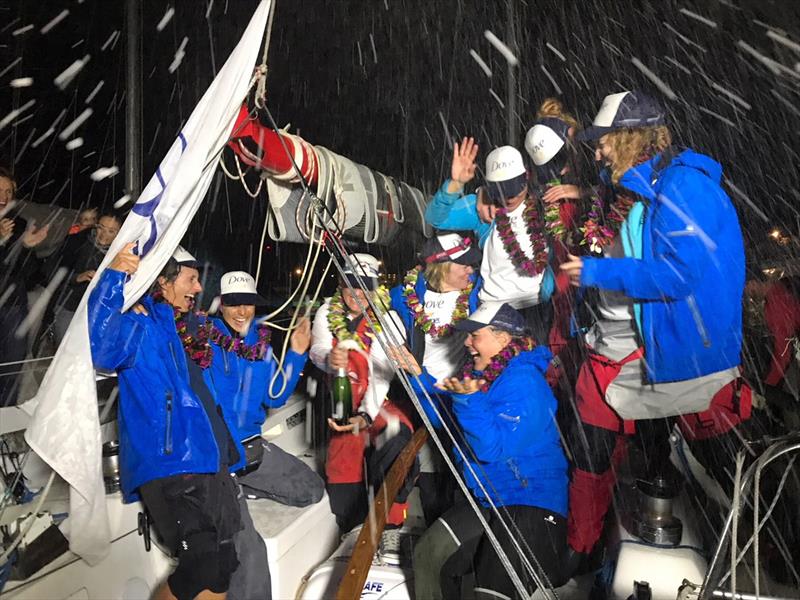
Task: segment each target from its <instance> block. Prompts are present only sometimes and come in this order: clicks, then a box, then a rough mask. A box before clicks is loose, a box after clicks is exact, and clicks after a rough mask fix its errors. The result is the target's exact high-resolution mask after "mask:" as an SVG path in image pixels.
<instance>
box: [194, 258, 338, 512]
mask: <svg viewBox="0 0 800 600" xmlns="http://www.w3.org/2000/svg"><path fill="white" fill-rule="evenodd" d="M220 299H221V306H220V313H221V317H213V318H211V319H210V322H211V325H212V326H213V327H214V328H215V335H213V336H212V338H211V343H212V348H213V351H214V357H213V360H212V363H211V367H210V368H209V369H207V370H206V376H207V378H208V379H209V380H210V382H211V383H212V385H213V386H214V389H215V390H216V392H217V398H218V401H219V404H220V406H221V407H222V410H223V415H224V417H225V422H226V423H227V425H228V428H229V429H230V431H231V434H232V435H233V438H234V441H235V442H236V445H237V449H238V450H239V461H238V462H237V463H236V464H235V465H233V466H232V467H231V470H232V471H234V472H236V473H237V475H238V476H239V483H240V484H241V485H242V487H243V488H244V490H245V493H246V494H247V495H248V496H249V497H266V498H271V499H273V500H277V501H279V502H282V503H284V504H290V505H292V506H307V505H308V504H313V503H315V502H319V500H321V499H322V496H323V493H324V489H325V485H324V483H323V481H322V478H320V477H319V475H317V474H316V473H315V472H314V471H313V470H311V468H309V467H308V466H307V465H306V464H305V463H304V462H303V461H301V460H300V459H298V458H296V457H294V456H292V455H290V454H288V453H286V452H284V451H283V450H281V449H280V448H279V447H277V446H276V445H275V444H270V443H268V442H267V441H266V440H264V439H263V438H262V437H261V427H262V425H263V424H264V421H266V418H267V410H268V409H270V408H278V407H280V406H283V405H284V404H286V401H287V400H288V399H289V397H290V396H291V395H292V393H294V390H295V388H296V387H297V383H298V381H299V380H300V376H301V374H302V372H303V367H304V366H305V364H306V360H307V359H308V347H309V345H310V344H311V323H310V322H309V320H308V319H301V320H300V322H299V323H298V325H297V327H296V328H295V330H294V331H293V332H292V334H291V337H290V347H289V350H288V352H287V353H286V356H285V358H284V361H283V364H282V366H281V367H280V368H279V364H278V360H277V359H276V358H275V356H274V354H273V351H272V347H271V346H270V343H269V342H270V335H269V334H270V332H269V329H268V328H267V327H266V325H259V324H257V323H256V322H255V313H256V306H257V305H263V304H265V303H266V302H265V301H264V299H263V298H262V297H261V296H260V295H259V294H258V291H257V289H256V284H255V280H254V279H253V277H252V276H251V275H250V274H249V273H246V272H244V271H231V272H229V273H225V274H224V275H223V276H222V278H221V279H220Z"/></svg>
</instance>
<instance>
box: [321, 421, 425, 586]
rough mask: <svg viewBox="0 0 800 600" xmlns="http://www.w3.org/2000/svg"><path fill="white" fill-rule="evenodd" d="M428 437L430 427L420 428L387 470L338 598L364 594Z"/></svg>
mask: <svg viewBox="0 0 800 600" xmlns="http://www.w3.org/2000/svg"><path fill="white" fill-rule="evenodd" d="M427 439H428V430H427V429H425V427H420V428H419V429H417V430H416V431H415V432H414V436H413V437H412V438H411V441H410V442H408V444H406V447H405V448H403V450H402V452H400V455H399V456H398V457H397V459H396V460H395V461H394V464H393V465H392V468H391V469H389V472H388V473H387V474H386V477H385V478H384V480H383V484H381V488H380V490H378V493H377V494H376V495H375V502H374V503H373V505H372V510H371V511H370V514H369V515H367V518H366V519H365V520H364V526H363V527H362V528H361V533H360V534H359V536H358V540H357V541H356V545H355V547H354V548H353V554H352V555H351V556H350V560H349V562H348V563H347V570H346V571H345V574H344V576H343V577H342V581H341V583H340V584H339V590H338V591H337V592H336V600H359V598H361V591H362V590H363V589H364V582H366V580H367V575H368V574H369V569H370V567H371V566H372V557H373V556H375V548H376V546H377V542H378V540H379V539H380V537H381V534H382V533H383V528H384V527H385V526H386V516H387V514H388V513H389V507H391V505H392V504H394V500H395V498H396V497H397V493H398V492H399V491H400V488H401V487H403V483H404V482H405V480H406V475H407V474H408V471H409V469H411V466H412V465H413V464H414V459H415V458H416V457H417V453H418V452H419V449H420V448H422V445H423V444H424V443H425V441H426V440H427ZM373 525H374V527H375V528H374V530H373ZM373 531H374V533H373Z"/></svg>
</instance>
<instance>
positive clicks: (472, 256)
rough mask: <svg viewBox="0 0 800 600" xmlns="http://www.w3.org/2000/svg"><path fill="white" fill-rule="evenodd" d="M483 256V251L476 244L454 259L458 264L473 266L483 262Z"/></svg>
mask: <svg viewBox="0 0 800 600" xmlns="http://www.w3.org/2000/svg"><path fill="white" fill-rule="evenodd" d="M482 258H483V254H482V253H481V251H480V250H479V249H478V248H476V247H475V246H470V247H469V250H467V251H466V252H465V253H464V254H462V255H461V256H459V257H458V258H454V259H452V260H453V262H454V263H456V264H459V265H467V266H470V267H473V266H475V265H479V264H481V259H482Z"/></svg>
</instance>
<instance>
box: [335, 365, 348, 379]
mask: <svg viewBox="0 0 800 600" xmlns="http://www.w3.org/2000/svg"><path fill="white" fill-rule="evenodd" d="M336 376H337V377H347V369H344V368H342V367H339V368H338V369H336Z"/></svg>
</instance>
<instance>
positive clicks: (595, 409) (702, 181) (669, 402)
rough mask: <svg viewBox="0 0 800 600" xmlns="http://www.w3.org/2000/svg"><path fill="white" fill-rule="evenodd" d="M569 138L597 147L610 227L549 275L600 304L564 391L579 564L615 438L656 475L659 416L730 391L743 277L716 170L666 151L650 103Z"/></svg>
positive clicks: (610, 113) (596, 527)
mask: <svg viewBox="0 0 800 600" xmlns="http://www.w3.org/2000/svg"><path fill="white" fill-rule="evenodd" d="M582 137H583V139H586V140H595V141H596V142H597V153H596V158H597V160H598V161H600V162H601V163H603V164H604V167H605V168H604V174H602V176H603V178H605V179H606V180H608V183H609V184H610V185H611V186H612V187H613V194H612V196H613V197H612V198H611V201H613V202H614V204H615V208H614V212H615V214H616V217H617V221H618V222H619V221H620V220H621V222H620V224H619V227H618V231H616V232H614V231H611V232H610V233H613V234H614V235H613V236H612V235H607V238H608V239H604V238H603V234H602V231H601V230H599V229H595V228H586V231H587V232H588V231H593V232H595V233H594V234H592V236H593V237H591V239H586V240H585V241H586V244H585V245H586V246H587V247H591V248H593V249H595V250H597V251H598V252H599V253H601V254H602V256H598V255H597V252H596V253H595V255H594V256H589V257H575V256H571V257H570V260H569V261H567V262H566V263H564V264H562V265H561V269H563V270H564V272H565V273H566V274H567V275H568V276H569V278H570V280H571V282H572V284H573V285H575V286H580V287H587V288H588V287H594V288H598V292H599V299H600V301H599V303H598V307H597V310H596V311H595V313H596V314H597V323H596V324H595V326H594V327H593V328H591V329H590V330H589V332H588V334H587V336H586V342H587V346H588V348H587V349H588V353H587V359H586V361H585V363H584V365H583V367H582V368H581V372H580V374H579V376H578V382H577V385H576V405H577V408H578V413H579V415H580V418H581V424H580V425H579V429H578V431H577V432H576V433H577V436H576V439H578V440H581V439H582V440H588V441H589V443H588V446H589V447H586V445H585V444H582V443H576V444H573V448H572V450H573V455H574V457H575V463H576V464H575V469H574V471H573V475H572V481H571V484H570V521H569V544H570V547H571V548H572V550H573V556H578V555H580V554H584V555H585V554H588V553H590V552H591V550H592V548H593V547H594V546H595V544H596V542H597V540H598V539H599V537H600V535H601V533H602V529H603V519H604V517H605V513H606V511H607V509H608V506H609V505H610V502H611V491H612V489H613V484H614V473H613V469H612V468H611V454H612V451H613V448H614V446H615V444H616V441H617V437H618V436H619V435H620V434H623V433H624V434H633V433H637V435H642V434H643V432H644V431H646V430H648V429H650V430H654V431H655V433H654V434H653V435H651V436H650V437H654V440H651V441H650V442H649V443H648V455H649V456H648V463H649V464H648V465H647V467H648V468H647V470H648V475H651V476H652V475H656V474H660V473H662V472H663V471H664V470H665V469H668V464H667V463H668V456H669V450H670V447H669V444H668V441H667V440H668V435H669V432H670V431H671V428H672V424H673V419H674V418H675V417H677V416H679V415H686V414H693V413H699V412H703V411H706V410H708V409H709V406H710V405H711V403H712V399H715V398H717V395H718V394H723V393H724V390H728V389H729V388H730V387H731V386H734V387H735V384H736V382H737V380H738V377H739V365H740V362H741V357H740V352H741V345H742V295H743V292H744V278H745V269H744V245H743V241H742V233H741V228H740V225H739V219H738V217H737V214H736V210H735V208H734V207H733V204H732V203H731V201H730V198H728V196H727V194H726V193H725V191H724V190H723V189H722V187H721V185H720V182H721V178H722V168H721V167H720V165H719V163H717V162H716V161H714V160H712V159H711V158H709V157H708V156H704V155H702V154H698V153H697V152H694V151H693V150H683V151H678V150H675V149H674V148H673V147H672V138H671V133H670V131H669V129H668V128H667V126H666V125H665V111H664V109H663V107H662V106H660V104H659V103H658V102H656V101H655V100H654V99H653V98H650V97H649V96H647V95H646V94H643V93H641V92H622V93H618V94H611V95H609V96H607V97H606V98H605V99H604V101H603V105H602V107H601V109H600V111H599V112H598V114H597V117H596V118H595V120H594V124H593V126H592V127H590V128H589V129H587V130H586V131H585V132H584V133H583V134H582ZM607 231H608V230H607ZM722 455H723V456H724V455H725V453H722ZM579 561H580V559H579V558H578V559H576V560H573V561H572V562H574V563H577V562H579Z"/></svg>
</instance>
